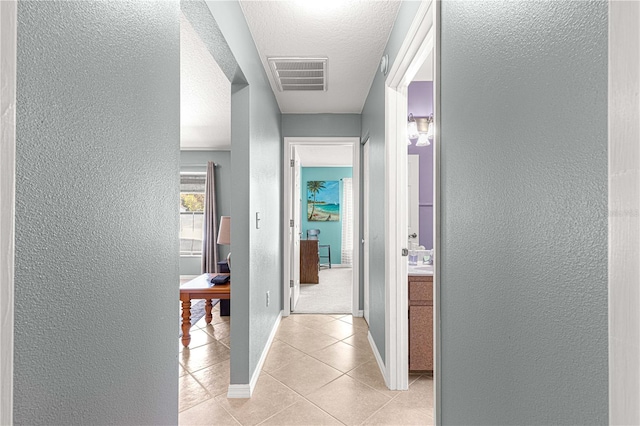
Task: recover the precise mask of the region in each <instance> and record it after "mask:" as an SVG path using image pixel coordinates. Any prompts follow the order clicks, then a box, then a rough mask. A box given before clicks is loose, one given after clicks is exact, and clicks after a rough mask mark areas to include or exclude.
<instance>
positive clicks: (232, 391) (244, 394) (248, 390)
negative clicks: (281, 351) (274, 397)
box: [227, 311, 282, 398]
mask: <svg viewBox="0 0 640 426" xmlns="http://www.w3.org/2000/svg"><path fill="white" fill-rule="evenodd" d="M281 320H282V311H280V313H279V314H278V318H276V322H275V323H274V324H273V328H272V329H271V333H270V334H269V339H268V340H267V344H266V345H264V349H263V350H262V355H260V360H258V365H256V369H255V370H254V371H253V375H252V376H251V380H250V382H249V383H247V384H239V385H229V388H228V390H227V398H251V395H252V394H253V390H254V389H255V388H256V383H258V378H259V377H260V373H261V372H262V366H263V365H264V361H265V360H266V359H267V354H268V353H269V349H271V344H272V343H273V340H274V339H275V337H276V333H277V332H278V327H279V326H280V321H281Z"/></svg>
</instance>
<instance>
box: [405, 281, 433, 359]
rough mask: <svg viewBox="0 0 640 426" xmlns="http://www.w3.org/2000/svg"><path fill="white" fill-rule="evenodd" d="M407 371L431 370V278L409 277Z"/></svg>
mask: <svg viewBox="0 0 640 426" xmlns="http://www.w3.org/2000/svg"><path fill="white" fill-rule="evenodd" d="M409 370H433V276H427V275H409Z"/></svg>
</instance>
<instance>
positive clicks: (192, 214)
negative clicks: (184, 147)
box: [180, 173, 206, 256]
mask: <svg viewBox="0 0 640 426" xmlns="http://www.w3.org/2000/svg"><path fill="white" fill-rule="evenodd" d="M205 181H206V174H205V173H180V256H200V255H202V235H203V229H202V227H203V224H204V188H205Z"/></svg>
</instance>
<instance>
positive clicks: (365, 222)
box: [360, 137, 371, 325]
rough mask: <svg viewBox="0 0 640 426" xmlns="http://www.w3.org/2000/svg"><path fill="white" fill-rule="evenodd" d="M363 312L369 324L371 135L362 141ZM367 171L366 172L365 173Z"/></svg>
mask: <svg viewBox="0 0 640 426" xmlns="http://www.w3.org/2000/svg"><path fill="white" fill-rule="evenodd" d="M361 152H362V165H361V167H360V169H361V170H362V185H361V187H362V197H361V199H362V206H361V207H362V239H361V242H362V292H363V298H362V312H363V316H364V319H365V321H366V322H367V325H368V324H369V259H370V254H369V249H370V246H369V235H370V232H369V223H370V217H369V208H370V201H371V197H370V195H369V194H370V192H371V169H370V167H369V158H370V155H371V146H370V145H369V137H367V139H366V140H365V141H364V143H362V146H361ZM365 171H366V173H365Z"/></svg>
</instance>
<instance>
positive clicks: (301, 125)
mask: <svg viewBox="0 0 640 426" xmlns="http://www.w3.org/2000/svg"><path fill="white" fill-rule="evenodd" d="M360 129H361V118H360V114H282V135H283V136H284V137H287V136H288V137H341V136H342V137H344V136H349V137H359V136H360Z"/></svg>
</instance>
